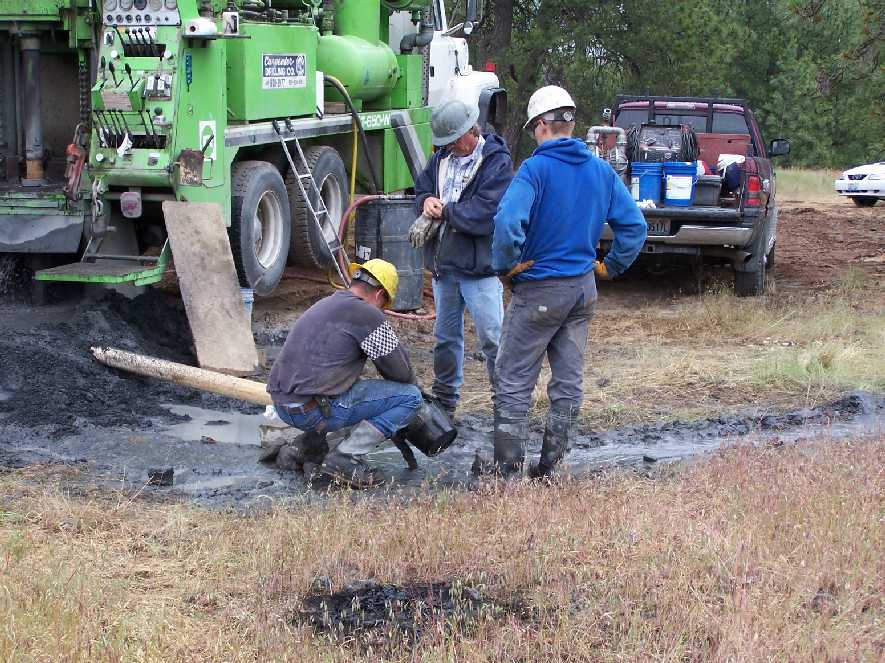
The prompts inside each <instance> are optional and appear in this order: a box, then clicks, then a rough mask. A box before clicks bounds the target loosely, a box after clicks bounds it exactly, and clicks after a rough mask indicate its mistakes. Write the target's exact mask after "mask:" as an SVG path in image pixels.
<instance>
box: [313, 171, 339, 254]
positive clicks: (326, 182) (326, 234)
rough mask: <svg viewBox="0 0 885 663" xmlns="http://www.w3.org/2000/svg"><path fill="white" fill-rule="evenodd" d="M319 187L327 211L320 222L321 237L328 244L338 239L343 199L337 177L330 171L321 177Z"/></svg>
mask: <svg viewBox="0 0 885 663" xmlns="http://www.w3.org/2000/svg"><path fill="white" fill-rule="evenodd" d="M319 189H320V196H322V198H323V203H324V204H325V205H326V209H327V210H328V211H329V214H328V215H327V216H326V219H325V221H323V223H322V224H321V225H322V232H323V239H324V240H325V242H326V244H327V245H329V244H333V243H335V242H336V241H337V240H338V226H337V224H338V223H339V222H340V221H341V215H342V214H344V199H343V197H342V195H341V187H340V186H339V184H338V179H337V178H336V177H335V176H334V175H332V174H331V173H330V174H329V175H326V176H325V177H324V178H323V182H322V184H320V187H319Z"/></svg>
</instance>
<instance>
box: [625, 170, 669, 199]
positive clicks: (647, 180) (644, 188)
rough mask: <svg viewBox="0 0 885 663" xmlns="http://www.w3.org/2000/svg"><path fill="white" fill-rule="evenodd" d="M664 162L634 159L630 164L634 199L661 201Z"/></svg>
mask: <svg viewBox="0 0 885 663" xmlns="http://www.w3.org/2000/svg"><path fill="white" fill-rule="evenodd" d="M663 165H664V164H662V163H650V162H644V161H634V162H633V163H631V164H630V193H631V195H632V196H633V200H636V201H640V200H653V201H655V202H656V203H659V202H661V184H662V183H663V180H662V177H663V172H664V169H663Z"/></svg>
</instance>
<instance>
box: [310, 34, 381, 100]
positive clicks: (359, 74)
mask: <svg viewBox="0 0 885 663" xmlns="http://www.w3.org/2000/svg"><path fill="white" fill-rule="evenodd" d="M317 69H319V70H320V71H322V72H323V73H324V74H328V75H330V76H334V77H335V78H337V79H338V80H339V81H341V83H342V84H343V85H344V87H346V88H347V92H348V93H349V94H350V96H351V98H353V99H362V100H363V101H372V100H373V99H377V98H378V97H382V96H384V95H385V94H387V93H388V92H390V91H391V90H392V89H393V87H394V86H395V85H396V82H397V80H399V65H398V64H397V62H396V56H395V55H394V54H393V51H391V50H390V48H388V47H387V44H382V43H381V42H375V43H374V44H373V43H371V42H368V41H366V40H365V39H361V38H360V37H352V36H349V35H322V36H321V37H320V44H319V48H318V50H317ZM330 98H331V99H334V98H337V95H333V94H331V93H330Z"/></svg>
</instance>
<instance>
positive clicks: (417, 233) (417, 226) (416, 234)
mask: <svg viewBox="0 0 885 663" xmlns="http://www.w3.org/2000/svg"><path fill="white" fill-rule="evenodd" d="M440 223H441V221H440V220H439V219H430V218H428V217H427V216H425V215H424V214H422V215H421V216H419V217H418V218H417V219H415V222H414V223H413V224H412V225H411V227H410V228H409V244H411V245H412V246H413V247H414V248H416V249H420V248H421V247H422V246H424V245H425V244H426V243H427V240H429V239H430V238H431V237H433V236H434V235H435V234H436V231H437V230H439V224H440Z"/></svg>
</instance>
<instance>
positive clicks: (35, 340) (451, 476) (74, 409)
mask: <svg viewBox="0 0 885 663" xmlns="http://www.w3.org/2000/svg"><path fill="white" fill-rule="evenodd" d="M274 340H275V339H274ZM93 345H110V346H113V347H118V348H122V349H124V350H130V351H133V352H138V353H143V354H148V355H151V356H157V357H162V358H166V359H171V360H173V361H180V362H184V363H189V364H193V363H195V360H194V356H193V353H192V351H191V340H190V333H189V329H188V326H187V320H186V317H185V312H184V308H183V306H182V304H181V301H180V300H179V299H178V298H177V297H174V296H169V295H167V294H165V293H164V292H163V291H161V290H151V291H149V292H148V293H146V294H145V295H142V296H140V297H138V298H135V299H127V298H125V297H123V296H122V295H118V294H107V295H102V296H101V298H99V299H93V300H88V299H86V300H80V301H78V302H74V303H71V302H67V303H64V304H51V305H46V306H31V305H30V304H28V303H22V302H16V301H13V300H11V299H10V298H2V297H0V470H2V469H3V468H21V467H28V466H32V465H40V464H64V465H72V466H74V467H76V468H78V469H79V470H80V471H79V472H78V473H75V474H77V475H78V476H79V477H80V478H79V481H81V482H83V483H85V484H88V485H90V486H94V485H99V486H105V487H109V488H113V489H119V490H125V491H136V492H138V493H140V494H149V495H152V496H153V497H155V498H157V499H185V500H189V501H193V502H196V503H199V504H203V505H206V506H210V507H213V508H236V509H250V508H264V507H267V506H270V505H272V504H274V503H278V502H289V501H293V500H295V501H311V500H314V499H316V498H317V497H318V496H322V495H323V494H324V491H325V490H327V489H329V488H330V486H329V485H328V484H324V483H321V482H316V481H313V482H310V481H307V480H306V479H305V477H304V475H303V474H301V473H298V472H293V471H282V470H279V469H277V468H276V467H274V466H266V465H263V464H259V463H258V462H257V460H258V457H259V454H260V449H259V434H258V426H259V425H260V424H262V423H267V420H265V419H264V418H263V417H261V416H260V414H261V412H262V408H259V407H256V406H252V405H248V404H245V403H240V402H235V401H231V400H228V399H226V398H223V397H220V396H216V395H212V394H207V393H203V392H199V391H195V390H190V389H186V388H183V387H178V386H176V385H172V384H169V383H166V382H162V381H158V380H150V379H143V378H139V377H137V376H133V375H130V374H127V373H123V372H119V371H115V370H112V369H109V368H107V367H105V366H102V365H101V364H99V363H97V362H96V361H95V360H94V359H93V358H92V356H91V354H90V352H89V348H90V346H93ZM172 404H174V405H175V406H177V410H176V411H175V412H173V411H170V409H169V407H168V406H169V405H172ZM458 428H459V436H458V439H457V440H456V441H455V443H454V444H453V445H452V446H451V447H450V448H449V449H448V450H446V452H445V453H443V454H442V455H440V456H437V457H434V458H425V457H423V456H421V455H420V454H416V455H417V456H418V462H419V468H418V469H417V470H414V471H410V470H408V469H407V468H406V467H405V465H404V463H403V460H402V457H401V455H400V454H399V452H398V451H397V450H396V449H394V448H392V447H388V448H385V449H382V450H380V451H378V452H376V453H374V454H371V455H370V456H369V460H370V462H371V463H373V464H374V465H377V466H378V467H380V468H381V469H382V470H383V471H384V472H385V473H386V474H387V475H388V477H389V478H390V482H389V483H388V484H387V486H385V488H384V489H383V490H381V491H379V492H380V493H385V494H386V493H387V492H389V491H390V490H392V489H395V490H398V491H400V490H402V491H405V492H408V491H414V490H426V489H432V488H433V487H435V486H451V487H456V488H462V487H464V486H465V485H469V484H470V482H471V476H470V468H471V465H472V464H473V462H474V458H475V456H476V454H477V452H484V453H488V452H490V450H491V447H492V443H491V432H492V422H491V416H490V414H488V413H472V414H471V413H468V414H466V415H462V416H460V417H459V421H458ZM883 431H885V396H883V395H879V394H870V393H863V392H858V393H854V394H850V395H847V396H845V397H844V398H841V399H839V400H837V401H835V402H833V403H829V404H826V405H823V406H819V407H815V408H805V409H797V410H794V411H790V412H774V411H770V410H765V409H757V410H748V411H745V412H743V413H741V414H739V415H729V416H722V417H714V418H710V419H703V420H698V421H672V422H663V423H657V424H650V425H642V426H624V427H620V428H614V429H611V430H606V431H591V430H579V431H578V435H577V438H576V440H575V444H574V448H573V449H572V450H571V452H570V453H569V455H568V458H567V462H566V464H565V466H564V468H563V469H564V470H565V472H566V473H568V474H571V475H574V476H582V475H587V474H592V473H594V472H597V471H599V470H601V469H605V468H610V467H631V468H636V469H638V470H640V471H643V472H653V471H654V469H655V468H657V467H660V466H663V465H665V464H666V463H668V462H673V461H678V460H681V459H685V458H691V457H698V456H700V455H702V454H705V453H710V452H713V451H715V450H717V449H719V448H721V447H722V446H726V445H730V444H735V443H740V442H751V443H757V442H758V443H763V444H769V443H771V442H773V441H775V442H778V443H793V442H801V441H802V440H803V439H806V438H820V437H823V436H831V437H833V438H839V437H852V438H860V437H863V436H864V435H879V436H881V435H882V434H883ZM542 432H543V422H542V421H540V420H538V421H535V422H534V424H533V427H532V430H531V433H530V437H529V439H528V440H527V448H528V452H529V459H530V460H533V459H534V458H535V457H536V456H537V454H538V452H539V450H540V446H541V435H542ZM157 470H162V471H163V472H166V471H167V470H171V474H170V475H169V476H170V478H171V483H172V485H171V486H169V485H168V483H169V480H165V481H157V480H156V479H155V478H153V477H155V475H156V471H157ZM164 476H165V475H164ZM152 478H153V480H152ZM158 483H159V484H161V485H156V484H158Z"/></svg>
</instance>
